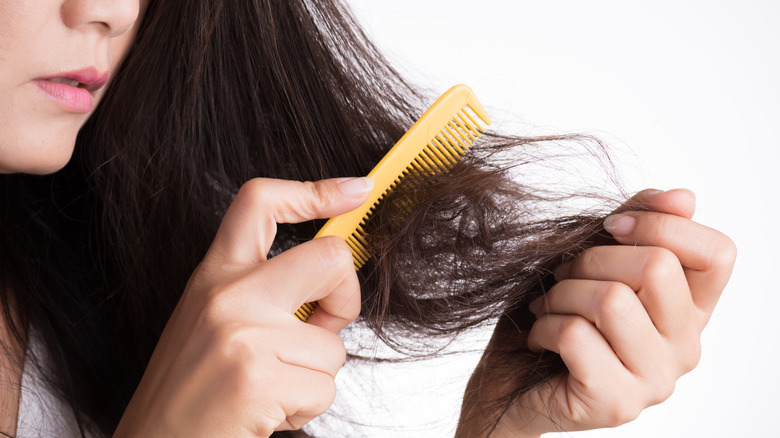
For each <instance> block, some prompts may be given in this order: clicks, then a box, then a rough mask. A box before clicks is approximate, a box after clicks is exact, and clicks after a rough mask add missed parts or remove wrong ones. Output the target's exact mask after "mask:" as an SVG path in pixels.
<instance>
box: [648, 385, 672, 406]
mask: <svg viewBox="0 0 780 438" xmlns="http://www.w3.org/2000/svg"><path fill="white" fill-rule="evenodd" d="M675 386H676V381H675V379H672V378H667V379H663V380H662V381H661V382H656V384H654V385H653V390H654V394H653V396H652V397H651V398H650V400H649V403H648V406H653V405H657V404H659V403H663V402H664V401H666V400H667V399H668V398H669V397H671V396H672V394H673V393H674V388H675Z"/></svg>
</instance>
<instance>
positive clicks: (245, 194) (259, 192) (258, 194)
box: [236, 178, 268, 203]
mask: <svg viewBox="0 0 780 438" xmlns="http://www.w3.org/2000/svg"><path fill="white" fill-rule="evenodd" d="M267 193H268V180H267V179H265V178H252V179H250V180H249V181H247V182H245V183H244V184H243V185H242V186H241V188H240V189H239V190H238V195H236V197H237V198H238V197H239V196H240V197H242V198H245V199H246V200H247V201H249V202H250V203H254V202H262V201H263V199H264V198H265V196H266V194H267Z"/></svg>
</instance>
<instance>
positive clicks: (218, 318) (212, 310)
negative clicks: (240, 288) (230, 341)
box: [202, 285, 235, 327]
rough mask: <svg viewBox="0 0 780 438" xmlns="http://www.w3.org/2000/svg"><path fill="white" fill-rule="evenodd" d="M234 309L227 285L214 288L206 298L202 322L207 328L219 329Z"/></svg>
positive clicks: (231, 295)
mask: <svg viewBox="0 0 780 438" xmlns="http://www.w3.org/2000/svg"><path fill="white" fill-rule="evenodd" d="M234 307H235V302H234V298H233V294H232V293H230V288H229V287H228V286H226V285H218V286H214V287H212V288H211V291H210V292H209V293H208V295H207V296H206V298H205V302H204V304H203V312H202V313H203V316H202V320H203V322H204V323H205V324H206V326H207V327H219V326H220V325H221V324H222V322H223V321H225V320H226V319H227V318H228V317H229V315H230V314H231V313H232V312H233V309H234Z"/></svg>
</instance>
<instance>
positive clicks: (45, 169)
mask: <svg viewBox="0 0 780 438" xmlns="http://www.w3.org/2000/svg"><path fill="white" fill-rule="evenodd" d="M146 4H147V1H146V0H143V1H140V2H139V1H138V0H112V1H103V0H40V1H27V0H0V66H2V68H0V102H2V105H0V173H17V172H24V173H32V174H44V173H49V172H53V171H55V170H57V169H59V168H61V167H62V166H64V165H65V164H66V163H67V162H68V160H69V159H70V156H71V155H72V153H73V146H74V144H75V142H76V134H77V133H78V130H79V129H80V128H81V126H82V125H83V124H84V122H85V121H86V120H87V118H88V117H89V115H90V114H76V113H73V112H69V111H66V110H64V109H63V108H62V107H61V106H60V105H59V104H58V103H56V102H54V101H52V100H51V99H50V98H49V97H47V96H46V94H45V93H43V92H42V91H41V90H40V89H39V87H38V86H37V85H35V83H34V82H33V81H34V80H35V79H37V78H41V77H50V76H53V75H57V74H59V73H63V72H70V71H74V70H80V69H83V68H85V67H94V68H96V69H97V70H99V71H106V70H109V71H111V72H114V71H116V70H117V69H118V67H119V64H120V63H121V62H122V60H123V59H124V57H125V55H126V54H127V52H128V51H129V49H130V46H131V44H132V42H133V38H134V37H135V33H136V30H137V29H136V25H137V23H138V17H139V16H142V14H143V12H144V10H145V8H146ZM105 89H106V87H105V86H104V87H102V88H100V89H99V90H95V91H93V92H92V93H91V94H92V97H93V102H94V106H97V103H98V102H99V101H100V98H101V97H102V96H103V93H104V92H105ZM94 106H93V108H94ZM11 304H13V303H11ZM11 307H13V306H11ZM8 326H9V321H6V320H5V319H4V317H3V316H0V343H2V345H4V346H5V347H6V348H7V350H6V351H4V352H3V354H2V355H0V381H2V382H7V383H8V384H6V383H3V384H2V385H0V430H1V431H3V432H6V433H10V434H12V435H13V434H14V433H15V431H16V423H17V415H18V406H19V395H20V393H19V385H20V384H21V375H22V364H23V362H24V348H23V347H22V346H20V345H18V344H17V343H16V342H15V341H14V339H13V337H12V336H11V335H10V333H9V329H8Z"/></svg>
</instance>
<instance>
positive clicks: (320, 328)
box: [115, 178, 371, 437]
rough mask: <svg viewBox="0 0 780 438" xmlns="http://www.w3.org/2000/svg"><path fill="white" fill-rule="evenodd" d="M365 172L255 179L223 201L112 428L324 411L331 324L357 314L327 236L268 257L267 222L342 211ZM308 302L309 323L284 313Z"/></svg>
mask: <svg viewBox="0 0 780 438" xmlns="http://www.w3.org/2000/svg"><path fill="white" fill-rule="evenodd" d="M370 188H371V184H370V181H367V180H365V179H362V178H357V179H330V180H322V181H317V182H304V183H301V182H294V181H283V180H272V179H260V178H258V179H254V180H251V181H249V182H248V183H246V184H245V185H244V186H243V187H242V188H241V190H240V191H239V193H238V195H237V196H236V198H235V200H234V201H233V203H232V204H231V206H230V208H229V209H228V211H227V213H226V214H225V217H224V219H223V221H222V224H221V226H220V228H219V231H218V232H217V236H216V238H215V239H214V242H213V244H212V246H211V247H210V249H209V251H208V253H207V254H206V256H205V258H204V259H203V261H202V263H201V264H200V265H199V266H198V268H197V269H196V271H195V273H194V274H193V275H192V277H191V278H190V281H189V283H188V285H187V288H186V290H185V291H184V294H183V295H182V297H181V300H180V301H179V303H178V305H177V307H176V309H175V310H174V313H173V315H172V316H171V318H170V320H169V322H168V324H167V325H166V327H165V330H164V331H163V333H162V336H161V338H160V341H159V343H158V344H157V348H156V349H155V351H154V354H153V355H152V358H151V360H150V362H149V365H148V367H147V369H146V372H145V374H144V376H143V379H142V380H141V383H140V384H139V386H138V388H137V390H136V391H135V394H134V395H133V398H132V400H131V401H130V404H129V406H128V408H127V410H126V411H125V414H124V416H123V417H122V420H121V422H120V424H119V427H118V428H117V431H116V433H115V436H117V437H124V436H145V437H154V436H182V437H194V436H232V437H258V436H269V435H270V434H271V433H273V432H274V431H275V430H288V429H297V428H300V427H301V426H303V425H304V424H306V423H307V422H308V421H310V420H311V419H312V418H314V417H316V416H317V415H319V414H321V413H323V412H325V410H327V409H328V407H329V406H330V404H331V403H332V402H333V399H334V398H335V395H336V389H335V385H334V377H335V376H336V373H337V372H338V371H339V369H340V368H341V366H342V365H343V364H344V360H345V350H344V344H343V342H342V341H341V339H340V338H339V337H338V335H337V332H338V331H339V330H341V329H342V328H344V327H345V326H347V325H348V324H349V323H350V322H352V321H353V320H354V319H355V318H356V317H357V316H358V313H359V311H360V289H359V286H358V279H357V276H356V274H355V268H354V266H353V263H352V256H351V253H350V251H349V249H348V247H347V245H346V243H345V242H344V241H343V240H341V239H338V238H327V237H326V238H321V239H316V240H313V241H310V242H306V243H304V244H301V245H298V246H296V247H295V248H293V249H290V250H289V251H286V252H283V253H282V254H280V255H278V256H276V257H274V258H273V259H270V260H268V259H267V254H268V251H269V249H270V247H271V244H272V243H273V240H274V236H275V234H276V225H277V223H297V222H303V221H307V220H311V219H315V218H326V217H330V216H334V215H337V214H341V213H344V212H347V211H349V210H351V209H353V208H356V207H358V206H359V205H361V204H362V203H363V202H364V201H365V197H366V195H367V194H368V191H369V189H370ZM315 300H317V301H319V305H320V306H319V308H318V309H317V312H315V314H314V315H312V317H311V318H310V319H309V323H303V322H301V321H299V320H298V319H297V318H295V316H293V312H295V310H296V309H297V308H298V307H299V306H300V305H301V304H303V303H304V302H310V301H315Z"/></svg>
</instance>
